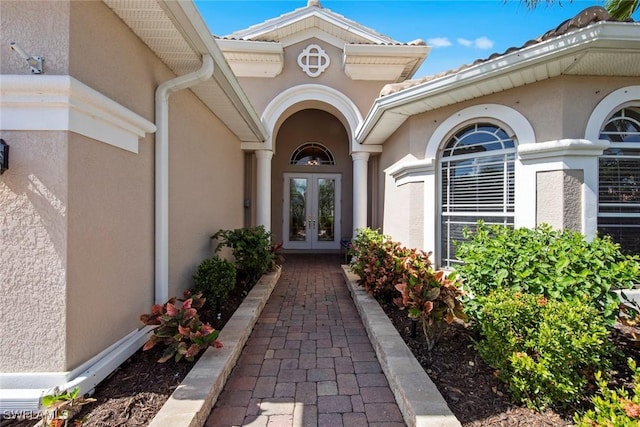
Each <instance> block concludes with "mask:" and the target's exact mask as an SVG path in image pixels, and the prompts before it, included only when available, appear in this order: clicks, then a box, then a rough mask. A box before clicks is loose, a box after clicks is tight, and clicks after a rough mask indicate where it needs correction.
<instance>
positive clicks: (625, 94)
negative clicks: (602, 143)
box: [584, 86, 640, 141]
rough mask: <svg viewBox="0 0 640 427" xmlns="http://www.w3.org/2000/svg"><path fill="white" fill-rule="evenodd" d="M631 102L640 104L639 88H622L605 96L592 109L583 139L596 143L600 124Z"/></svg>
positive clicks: (600, 127) (598, 137)
mask: <svg viewBox="0 0 640 427" xmlns="http://www.w3.org/2000/svg"><path fill="white" fill-rule="evenodd" d="M633 101H635V102H638V103H640V86H627V87H623V88H620V89H618V90H614V91H613V92H611V93H610V94H609V95H607V96H605V97H604V98H603V99H602V101H600V102H599V103H598V105H596V108H594V109H593V112H592V113H591V116H590V117H589V121H588V122H587V128H586V130H585V133H584V138H585V139H588V140H589V141H598V140H599V139H600V130H601V129H602V124H603V123H604V122H606V121H607V119H608V118H609V116H611V115H612V114H613V113H615V112H616V111H618V110H620V109H622V108H624V106H625V104H628V103H631V102H633Z"/></svg>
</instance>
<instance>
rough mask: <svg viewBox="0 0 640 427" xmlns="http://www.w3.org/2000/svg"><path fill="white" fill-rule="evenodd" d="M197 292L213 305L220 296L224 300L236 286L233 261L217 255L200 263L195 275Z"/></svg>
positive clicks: (208, 303)
mask: <svg viewBox="0 0 640 427" xmlns="http://www.w3.org/2000/svg"><path fill="white" fill-rule="evenodd" d="M193 280H194V282H195V284H196V288H195V289H196V292H198V293H202V294H203V295H204V296H205V298H206V299H207V302H206V304H207V305H209V307H213V304H214V303H215V302H216V300H217V299H218V298H219V299H220V301H221V302H222V301H224V300H226V299H227V297H228V296H229V292H231V291H232V290H233V288H234V287H235V286H236V267H235V265H233V264H232V263H231V262H229V261H227V260H225V259H221V258H218V257H217V256H216V257H213V258H207V259H205V260H204V261H202V262H201V263H200V265H198V268H196V273H195V274H194V275H193Z"/></svg>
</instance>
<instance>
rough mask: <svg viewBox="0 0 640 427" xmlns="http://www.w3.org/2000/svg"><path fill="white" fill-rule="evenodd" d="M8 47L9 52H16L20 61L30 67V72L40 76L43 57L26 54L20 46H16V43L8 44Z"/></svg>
mask: <svg viewBox="0 0 640 427" xmlns="http://www.w3.org/2000/svg"><path fill="white" fill-rule="evenodd" d="M9 47H10V48H11V50H13V51H15V52H18V55H20V56H21V57H22V59H24V60H25V61H27V64H29V67H31V72H32V73H33V74H42V70H43V67H44V58H43V57H41V56H31V55H28V54H27V52H25V51H24V50H23V49H22V48H21V47H20V46H18V44H17V43H16V42H11V43H9Z"/></svg>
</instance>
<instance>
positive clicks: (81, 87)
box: [0, 74, 156, 153]
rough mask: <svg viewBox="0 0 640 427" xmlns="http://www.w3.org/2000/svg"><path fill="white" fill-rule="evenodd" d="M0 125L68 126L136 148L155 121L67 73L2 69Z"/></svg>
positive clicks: (62, 128)
mask: <svg viewBox="0 0 640 427" xmlns="http://www.w3.org/2000/svg"><path fill="white" fill-rule="evenodd" d="M0 87H2V92H1V93H0V128H1V129H3V130H18V131H69V132H75V133H78V134H80V135H84V136H86V137H89V138H92V139H95V140H97V141H100V142H104V143H105V144H109V145H113V146H115V147H118V148H122V149H123V150H127V151H131V152H133V153H137V152H138V141H139V139H140V138H144V137H145V135H146V134H147V133H153V132H155V131H156V126H155V125H154V124H153V123H152V122H150V121H149V120H147V119H145V118H144V117H142V116H140V115H138V114H136V113H134V112H133V111H131V110H129V109H128V108H126V107H123V106H122V105H121V104H119V103H117V102H115V101H113V100H112V99H110V98H108V97H106V96H104V95H103V94H101V93H100V92H98V91H96V90H94V89H92V88H90V87H89V86H87V85H85V84H84V83H82V82H80V81H79V80H76V79H75V78H73V77H71V76H66V75H63V76H43V75H26V74H25V75H0Z"/></svg>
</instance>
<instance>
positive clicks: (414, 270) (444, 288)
mask: <svg viewBox="0 0 640 427" xmlns="http://www.w3.org/2000/svg"><path fill="white" fill-rule="evenodd" d="M430 255H431V254H430V253H426V252H424V251H421V250H417V249H412V250H411V251H410V252H409V253H408V254H407V255H405V256H404V257H401V258H400V259H399V260H398V261H397V262H396V269H397V272H399V273H400V275H401V279H400V283H399V284H396V285H395V288H396V289H397V290H398V291H399V292H400V297H399V298H396V299H395V300H394V302H395V303H396V305H398V306H399V307H401V308H408V310H407V314H408V315H409V317H410V318H411V319H415V320H417V321H419V322H420V324H421V326H422V331H423V332H424V336H425V339H426V341H427V348H428V349H429V350H432V349H433V348H434V347H435V345H436V343H437V342H438V340H439V334H438V330H439V327H440V325H441V324H442V323H443V322H446V323H452V322H453V321H454V319H456V318H458V319H461V320H465V319H466V316H465V314H464V313H463V311H462V303H461V302H460V300H459V297H460V296H461V295H462V291H461V289H460V282H459V280H456V277H455V273H451V274H449V275H446V273H445V272H444V271H438V272H436V271H434V270H433V268H432V266H431V261H429V256H430Z"/></svg>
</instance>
